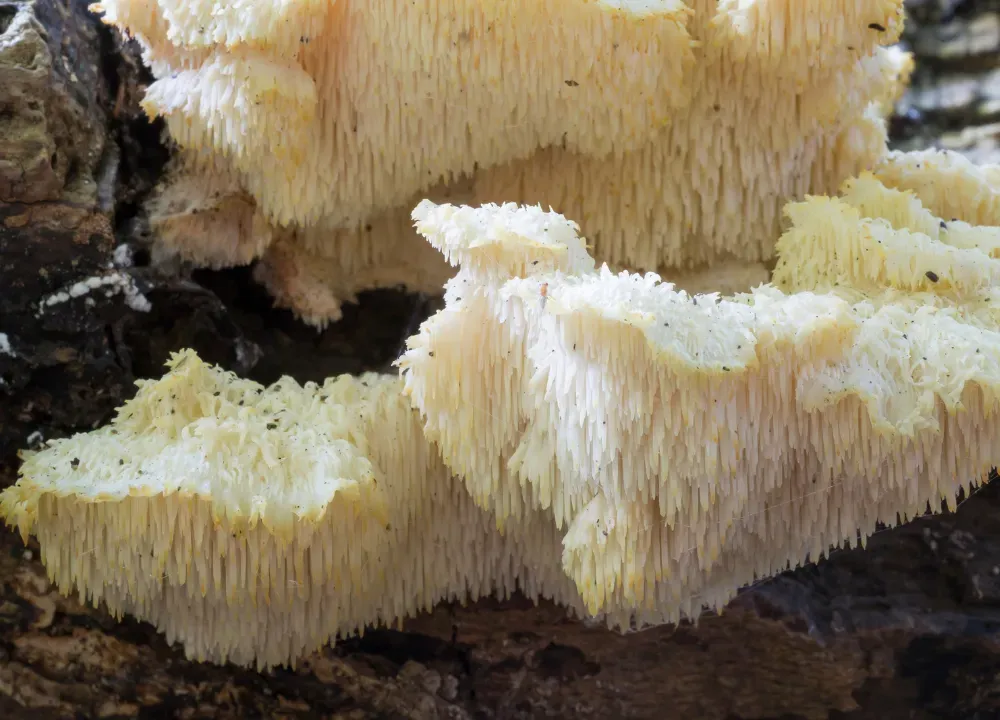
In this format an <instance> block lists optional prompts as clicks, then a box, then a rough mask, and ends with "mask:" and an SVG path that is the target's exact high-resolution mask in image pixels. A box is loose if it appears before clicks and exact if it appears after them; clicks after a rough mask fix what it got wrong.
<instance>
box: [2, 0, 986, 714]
mask: <svg viewBox="0 0 1000 720" xmlns="http://www.w3.org/2000/svg"><path fill="white" fill-rule="evenodd" d="M911 11H912V14H913V18H914V20H916V22H911V23H910V27H909V30H908V34H907V43H908V44H909V45H910V46H911V47H912V49H913V50H914V51H915V52H916V53H917V55H918V72H917V74H916V77H915V78H914V86H913V88H912V89H911V91H910V92H909V93H908V94H907V96H906V98H905V100H904V101H903V103H902V104H901V108H900V112H899V114H898V116H897V117H896V118H894V120H893V133H894V138H895V142H896V143H897V144H898V145H899V146H900V147H906V148H913V147H926V146H928V145H930V144H938V145H940V146H944V147H950V148H954V149H960V150H962V151H963V152H968V153H969V154H970V155H971V156H973V157H975V158H976V159H977V160H979V161H993V162H996V161H997V160H998V159H1000V151H998V138H1000V54H998V53H997V52H996V51H997V49H998V48H1000V2H991V1H989V0H986V1H984V0H980V1H979V2H972V1H971V0H966V1H965V2H949V1H948V0H924V1H922V2H920V1H915V2H912V3H911ZM147 80H148V78H147V77H146V76H145V74H144V72H143V70H142V68H141V67H140V64H139V62H138V60H137V56H136V54H135V52H134V49H133V48H131V47H129V46H123V45H122V43H121V41H120V39H119V38H118V37H117V36H115V35H114V34H113V33H112V32H110V31H108V30H107V29H105V28H103V27H101V26H100V25H99V23H98V22H97V21H96V19H95V18H94V17H93V16H92V15H90V14H88V13H87V11H86V2H85V1H84V0H34V1H28V2H4V0H0V288H2V289H3V292H2V293H0V477H2V478H3V480H2V482H11V481H12V480H13V477H14V472H15V471H16V456H15V451H16V450H17V449H18V448H21V447H28V446H32V445H34V444H36V443H38V442H40V441H41V440H42V439H46V438H49V437H56V436H59V435H65V434H67V433H69V432H73V431H78V430H82V429H87V428H90V427H93V426H96V425H98V424H100V423H102V422H104V421H105V420H106V419H107V418H108V416H109V414H110V413H111V411H112V410H113V409H114V408H115V407H116V406H118V405H119V404H120V403H121V402H122V401H123V400H124V399H125V398H126V397H128V396H129V395H130V394H131V393H132V392H133V381H134V380H135V379H136V378H138V377H153V376H158V375H159V374H160V373H161V368H162V363H163V361H164V360H165V359H166V357H167V354H168V353H169V352H170V351H172V350H176V349H179V348H181V347H194V348H196V349H197V350H198V351H199V352H200V353H201V354H202V356H203V357H205V358H206V359H208V360H210V361H212V362H217V363H220V364H222V365H224V366H226V367H229V368H231V369H233V370H236V371H237V372H240V373H241V374H245V375H249V376H251V377H254V378H255V379H257V380H260V381H262V382H270V381H273V380H275V379H277V377H278V376H280V375H282V374H286V373H287V374H291V375H293V376H295V377H296V378H298V379H299V380H310V379H321V378H323V377H326V376H329V375H332V374H335V373H339V372H359V371H361V370H364V369H373V368H374V369H384V368H385V367H386V366H387V364H388V362H390V361H391V360H392V359H393V358H394V357H395V356H396V355H397V353H398V352H399V350H400V344H401V342H402V340H403V338H404V337H405V336H406V334H407V333H408V330H411V329H412V328H413V326H414V323H415V321H416V320H418V319H420V318H421V317H423V316H424V315H426V314H427V313H428V312H430V310H431V307H430V304H429V303H427V302H425V301H423V300H422V299H420V298H415V297H413V296H408V295H405V294H403V293H399V292H390V291H383V292H376V293H366V294H365V295H364V296H363V298H362V302H361V304H360V305H359V306H347V307H346V308H345V311H346V317H345V319H344V321H342V322H341V323H338V324H337V325H336V326H334V327H333V328H331V329H330V330H327V331H326V332H324V333H322V334H321V335H317V334H316V333H315V332H313V331H312V330H310V329H308V328H305V327H303V326H302V325H300V324H298V323H296V322H294V320H293V319H292V318H291V316H290V315H289V314H288V313H285V312H282V311H276V310H273V309H271V307H270V301H269V300H268V298H267V297H266V296H265V295H264V293H263V291H261V290H260V289H259V288H257V287H255V286H254V285H253V284H252V283H251V281H250V278H249V272H248V271H246V270H231V271H225V272H197V273H194V274H193V275H179V276H166V275H162V274H158V273H156V272H154V271H152V270H151V269H149V268H148V267H147V266H146V259H145V257H144V255H145V252H144V250H143V245H144V242H143V240H144V237H143V221H142V217H141V213H140V211H139V203H140V201H141V199H142V198H143V196H144V194H145V193H147V192H148V191H149V189H150V187H151V186H152V184H153V183H155V182H156V180H157V178H158V177H159V173H160V171H161V169H162V167H163V164H164V162H165V161H166V159H167V151H166V150H165V148H164V147H163V145H162V144H161V143H160V132H161V130H160V128H159V127H157V126H155V125H152V126H151V125H150V124H149V123H148V122H147V121H146V120H145V118H144V117H143V115H142V113H141V111H140V110H139V109H138V104H137V100H138V98H139V97H140V96H141V92H142V88H143V85H144V83H145V82H147ZM37 556H38V552H37V547H36V546H35V545H29V546H28V547H27V548H25V546H24V545H23V544H22V543H21V541H20V539H19V538H16V537H15V536H14V535H13V534H11V533H9V532H7V531H2V532H0V718H22V717H23V718H32V720H42V719H43V718H50V717H51V718H90V717H95V718H96V717H104V718H111V717H178V718H256V717H269V718H270V717H274V718H312V717H345V718H438V717H441V718H466V717H484V718H537V717H557V718H558V717H573V718H576V717H595V718H605V717H608V718H612V717H618V716H621V717H637V718H650V717H656V718H678V719H683V720H697V719H700V718H705V719H707V720H737V719H740V718H744V719H749V718H759V719H762V718H773V719H775V720H777V719H778V718H782V719H784V720H789V719H792V718H809V719H812V718H816V719H817V720H818V719H820V718H842V719H847V718H852V719H861V718H871V719H872V720H876V719H877V720H890V719H892V718H914V719H918V720H919V719H923V718H956V719H959V718H961V719H963V720H967V719H971V718H984V719H985V718H997V717H1000V484H997V485H995V486H987V487H985V488H983V489H982V490H980V491H979V492H977V493H975V494H974V496H973V497H972V498H970V499H968V500H966V501H964V502H963V503H962V504H961V506H960V507H959V510H958V512H957V513H955V514H950V515H941V516H935V517H928V518H922V519H919V520H917V521H915V522H913V523H911V524H909V525H907V526H905V527H903V528H899V529H896V530H891V531H884V532H881V533H878V534H877V535H876V536H875V537H874V538H873V539H872V540H871V541H870V542H869V547H868V550H867V551H844V552H837V553H834V555H833V556H832V557H831V558H830V559H829V560H826V561H824V562H821V563H820V564H818V565H814V566H809V567H806V568H803V569H801V570H797V571H795V572H790V573H785V574H784V575H782V576H780V577H778V578H775V579H772V580H769V581H766V582H762V583H760V584H758V585H756V586H754V587H752V588H749V589H747V590H745V591H744V592H743V593H742V594H741V595H740V596H739V597H738V598H737V599H736V600H735V601H734V602H733V603H732V604H731V606H730V607H729V609H728V610H727V612H725V613H724V614H722V615H721V616H707V617H705V618H703V619H702V620H701V621H700V623H699V624H698V625H697V626H696V627H695V626H691V625H688V624H684V625H681V626H679V627H661V628H657V629H653V630H648V631H643V632H640V633H633V634H630V635H625V636H622V635H618V634H616V633H611V632H608V631H606V630H604V629H601V628H595V627H588V625H587V624H585V623H581V622H575V621H570V620H568V619H567V618H566V616H565V613H564V612H563V611H561V610H560V609H559V608H556V607H551V606H541V607H534V606H532V605H531V604H530V603H526V602H525V601H523V600H521V599H516V598H515V599H513V600H510V601H507V602H503V603H500V602H482V603H478V604H476V605H474V606H471V607H467V608H460V607H452V606H442V607H439V608H438V609H437V610H436V611H435V612H434V613H432V614H430V615H426V616H423V617H420V618H418V619H416V620H413V621H411V622H409V623H407V624H406V626H405V627H404V629H403V630H402V631H389V630H382V631H377V632H371V633H367V634H366V635H365V636H364V638H362V639H352V640H349V641H346V642H344V643H342V644H340V645H338V646H337V647H336V648H329V649H326V650H324V651H322V652H320V653H317V654H315V655H313V656H310V657H309V658H307V659H306V660H304V661H303V662H302V663H301V664H300V665H299V667H298V668H297V669H296V670H279V671H274V672H268V673H263V674H259V673H255V672H250V671H245V670H241V669H237V668H233V667H217V666H212V665H199V664H195V663H190V662H188V661H186V660H185V659H184V657H183V654H182V652H181V651H179V650H178V649H177V648H170V647H168V646H167V645H166V643H165V642H164V640H163V638H162V637H160V636H159V635H157V634H156V633H155V632H154V631H153V630H152V628H150V627H149V626H147V625H144V624H140V623H136V622H134V621H131V620H126V621H124V622H121V623H119V622H115V621H113V620H112V619H111V618H109V617H108V616H107V614H106V613H104V612H102V611H101V610H95V609H92V608H88V607H84V606H81V605H80V604H78V603H77V602H75V601H74V600H72V599H69V598H64V597H61V596H59V595H58V594H57V593H55V592H54V591H53V589H52V588H51V586H50V585H49V583H48V582H47V580H46V577H45V571H44V569H43V568H42V567H41V566H40V565H39V563H38V562H37V559H36V558H37Z"/></svg>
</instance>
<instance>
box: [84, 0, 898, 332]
mask: <svg viewBox="0 0 1000 720" xmlns="http://www.w3.org/2000/svg"><path fill="white" fill-rule="evenodd" d="M181 6H184V7H181ZM99 9H101V10H103V12H104V18H105V20H106V21H107V22H109V23H113V24H116V25H117V26H118V27H121V28H123V29H124V30H126V31H129V30H131V31H132V32H134V33H136V34H137V36H138V37H139V39H140V41H141V42H142V43H143V45H144V47H145V48H146V57H147V60H148V61H149V62H150V63H151V65H152V67H153V70H154V73H155V74H156V76H157V78H158V79H157V81H156V82H155V83H154V84H153V85H152V86H151V87H150V89H149V93H148V96H147V98H146V108H147V110H148V111H149V112H150V113H151V114H154V115H160V116H163V117H164V118H165V119H166V122H167V124H168V126H169V128H170V130H171V133H172V135H173V137H174V138H175V139H176V140H177V141H178V142H179V143H180V144H181V145H182V146H184V147H186V148H189V149H191V150H193V151H195V154H196V155H197V160H196V161H192V167H191V168H190V172H192V173H195V174H197V173H209V174H212V175H216V174H229V175H231V176H232V177H233V182H234V183H236V185H237V186H238V187H239V188H242V189H244V190H245V191H247V192H248V193H249V194H250V196H252V197H253V198H254V199H255V201H256V203H257V205H258V207H259V211H260V212H261V213H262V216H263V217H265V218H267V219H268V220H269V221H270V222H272V223H273V224H275V225H278V226H282V227H283V228H284V230H286V231H287V237H286V239H285V241H284V242H283V246H282V249H281V250H279V251H276V252H274V253H271V254H267V253H264V250H263V249H259V250H260V253H261V254H262V255H263V257H262V258H261V266H262V269H261V271H260V273H259V278H260V279H261V280H262V281H263V282H264V283H265V285H267V287H268V288H269V289H270V290H271V292H272V293H274V294H275V296H276V299H277V300H278V302H279V303H280V304H283V305H286V306H289V307H291V308H292V309H294V310H295V311H296V312H297V313H298V314H299V315H300V316H301V317H303V318H304V319H306V320H307V321H309V322H311V323H314V324H316V325H320V326H322V325H323V324H324V323H325V322H327V321H329V320H331V319H336V317H338V316H339V312H340V310H339V304H340V302H341V301H343V300H345V299H351V298H352V297H353V296H354V294H355V293H357V292H359V291H361V290H365V289H370V288H372V287H376V286H378V285H379V284H383V283H384V284H390V285H395V284H406V285H410V284H411V283H415V284H416V285H417V287H416V288H415V289H418V290H422V289H424V288H423V285H422V283H426V284H432V283H433V282H434V281H436V280H437V279H438V278H440V277H441V275H442V274H443V273H444V272H445V268H444V266H443V265H442V264H441V263H440V262H435V260H434V258H433V257H428V256H426V255H424V254H422V253H421V252H420V250H419V247H420V245H421V243H420V241H419V238H417V237H416V236H415V235H414V233H413V232H412V229H411V228H410V227H409V223H408V216H409V211H410V209H411V208H412V207H413V205H414V204H415V203H416V202H417V201H418V200H420V199H421V198H423V197H430V198H431V199H433V200H435V201H438V202H462V203H469V204H482V203H488V202H500V201H503V202H508V201H515V202H521V203H541V204H543V205H544V206H546V207H549V206H551V207H554V208H555V209H557V210H558V211H559V212H561V213H563V214H565V215H567V216H569V217H574V218H576V219H577V220H578V221H579V222H580V224H581V226H582V228H583V232H584V233H585V234H586V236H587V237H588V238H590V240H591V242H592V243H593V250H594V254H595V256H596V257H597V258H598V260H600V261H602V262H608V263H610V264H611V265H612V266H613V267H616V268H621V267H629V268H633V269H643V270H661V271H664V272H666V271H675V270H676V271H687V270H691V269H693V268H697V267H703V266H706V265H710V264H714V263H716V262H718V261H721V260H726V261H737V262H742V263H748V264H755V263H760V262H763V261H767V260H769V259H770V258H771V256H772V254H773V242H774V239H775V238H776V237H777V236H778V234H779V232H780V217H781V215H780V212H781V207H782V205H783V204H784V203H785V202H786V201H787V200H790V199H797V198H800V197H802V196H803V195H804V194H806V193H829V192H834V191H835V190H836V188H837V187H838V186H839V185H840V183H841V182H842V181H843V180H844V179H845V178H847V177H849V176H851V175H853V174H855V173H857V172H860V171H861V170H865V169H870V168H871V167H873V166H874V165H875V164H876V163H878V162H879V161H880V160H882V158H883V157H884V155H885V128H884V121H883V117H884V115H885V113H886V111H887V108H888V107H889V106H891V104H892V101H893V99H894V98H895V97H896V96H897V95H898V94H899V92H900V91H901V88H902V87H903V86H904V85H905V83H906V81H907V79H908V76H909V73H910V70H911V60H910V58H909V56H908V55H906V54H905V53H902V52H900V51H899V50H898V49H895V48H887V47H885V46H888V45H891V44H892V43H893V42H895V41H896V40H897V39H898V37H899V34H900V31H901V28H902V13H903V0H878V1H877V2H870V1H869V0H850V1H849V2H842V3H832V2H808V3H805V2H790V1H786V0H783V1H782V2H756V3H745V2H737V1H736V0H732V1H730V0H727V1H726V2H719V1H718V0H692V2H689V3H684V2H680V0H636V1H634V2H632V1H630V2H617V1H615V2H612V1H611V0H599V1H585V0H545V1H544V2H537V1H532V2H527V1H524V2H517V3H513V4H496V3H481V2H471V3H466V4H464V5H463V4H462V3H451V4H449V3H445V2H442V1H440V0H436V1H435V2H433V3H416V4H414V3H411V2H406V1H404V0H381V1H380V2H376V3H370V2H365V3H362V2H357V1H356V0H346V1H341V2H337V3H318V2H306V3H291V4H289V3H277V2H261V3H254V4H253V6H252V8H249V7H248V8H244V9H243V12H234V11H233V8H232V7H230V6H229V5H225V4H223V3H219V2H218V1H217V0H215V1H209V0H203V1H202V2H198V3H194V4H190V3H181V2H179V0H156V1H155V2H153V0H150V1H149V2H145V1H143V2H139V0H108V1H107V2H104V3H103V4H101V5H100V6H99ZM297 34H298V35H297ZM387 97H388V98H389V100H388V101H387V99H386V98H387ZM456 188H457V190H458V194H459V195H463V197H456V196H455V191H456ZM154 214H155V213H154ZM176 237H177V236H176V235H175V234H171V233H165V237H164V239H163V242H165V243H166V244H167V245H171V244H172V243H173V242H174V240H175V239H176ZM219 242H224V243H228V244H231V241H229V240H227V239H225V235H223V240H218V239H216V238H215V237H214V236H213V235H211V234H209V233H208V232H205V233H201V234H199V235H198V236H197V239H196V240H194V241H192V240H188V241H187V242H186V243H185V247H183V248H182V251H183V253H182V254H184V255H185V256H186V257H188V259H191V260H194V261H195V262H202V263H212V262H214V259H215V258H217V257H219V256H220V255H225V254H226V252H227V251H226V250H225V249H223V250H216V249H214V248H212V247H210V246H212V245H214V244H216V243H219ZM199 244H200V245H203V246H205V247H204V250H203V251H199V249H198V247H197V245H199ZM372 245H374V246H385V248H386V249H385V250H384V251H380V250H372V249H369V246H372ZM241 246H246V247H257V246H256V244H255V243H253V242H250V241H247V242H244V243H241ZM319 258H325V259H326V262H321V261H320V262H317V260H318V259H319ZM386 258H391V259H389V260H387V259H386ZM380 263H382V264H380ZM340 265H345V266H348V267H356V268H360V271H358V272H352V271H351V270H342V269H340V268H339V267H338V266H340ZM372 265H374V266H375V267H370V266H372ZM292 267H295V268H298V269H297V270H296V271H295V272H292V271H291V270H290V268H292ZM300 282H301V283H302V284H303V287H302V288H297V287H296V284H297V283H300ZM744 289H747V288H744Z"/></svg>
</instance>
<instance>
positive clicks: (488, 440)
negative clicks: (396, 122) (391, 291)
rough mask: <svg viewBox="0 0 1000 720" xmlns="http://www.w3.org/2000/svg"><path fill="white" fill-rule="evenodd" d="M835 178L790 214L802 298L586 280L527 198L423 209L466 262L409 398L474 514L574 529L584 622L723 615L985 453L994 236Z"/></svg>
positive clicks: (560, 235)
mask: <svg viewBox="0 0 1000 720" xmlns="http://www.w3.org/2000/svg"><path fill="white" fill-rule="evenodd" d="M845 191H846V192H845V198H846V199H837V198H810V199H808V200H806V201H805V202H803V203H801V204H792V205H790V206H789V208H788V214H789V217H790V219H791V220H792V223H793V227H792V228H791V229H790V230H789V231H788V232H787V233H786V234H785V235H784V236H783V237H782V239H781V240H780V241H779V243H778V246H779V250H780V256H781V261H780V263H779V266H778V268H777V270H776V273H775V276H776V281H777V282H778V283H779V284H780V285H781V286H784V287H786V288H788V289H791V290H795V291H796V292H795V293H794V294H785V293H784V292H782V290H780V289H779V288H777V287H774V286H770V285H768V286H762V287H759V288H757V289H755V290H753V291H752V292H750V293H747V294H742V295H738V296H736V297H734V298H733V299H731V300H722V299H720V298H719V297H718V296H716V295H701V296H691V295H688V294H687V293H684V292H678V291H676V290H675V289H674V288H673V286H671V285H670V284H666V283H662V282H661V281H660V279H659V278H658V277H657V276H656V275H652V274H649V275H631V274H628V273H621V274H615V273H613V272H611V271H610V270H609V269H608V268H607V267H606V266H603V267H601V268H600V269H598V270H593V261H592V260H591V258H590V257H589V256H588V255H587V253H586V251H585V249H584V246H583V241H582V240H581V239H579V238H578V237H576V234H575V226H574V224H573V223H570V222H568V221H566V220H565V219H564V218H562V217H561V216H559V215H557V214H555V213H545V212H542V211H541V209H539V208H523V209H521V208H515V207H513V206H502V207H496V206H488V207H483V208H479V209H476V210H472V209H469V208H455V207H451V206H436V205H434V204H432V203H430V202H425V203H423V204H421V205H420V206H419V207H418V208H417V209H416V211H415V212H414V218H415V220H416V222H417V227H418V229H419V230H420V231H421V232H422V233H424V234H425V235H426V236H427V238H428V240H429V241H430V242H431V243H432V244H433V245H434V246H435V247H438V248H439V249H440V250H441V251H442V252H443V253H444V255H445V256H446V257H447V258H448V259H449V260H451V261H452V262H455V263H456V264H458V265H459V267H460V270H459V272H458V274H457V276H456V277H455V278H454V279H453V280H451V281H450V282H449V284H448V289H447V293H446V296H445V298H446V303H447V305H446V307H445V309H444V310H442V311H441V312H440V313H438V314H437V315H435V316H434V317H433V318H431V319H430V320H428V321H427V322H426V323H425V324H424V326H423V327H422V328H421V331H420V333H419V334H418V335H417V336H415V337H413V338H411V340H410V342H409V350H408V352H407V353H406V354H405V356H404V358H403V359H402V361H401V365H402V367H403V371H404V376H405V378H406V392H407V394H408V395H409V396H410V397H411V399H412V400H413V402H414V405H415V406H416V407H417V408H418V409H419V410H420V411H421V413H422V414H423V415H424V419H425V432H426V435H427V438H428V439H429V440H431V441H432V442H434V443H435V444H436V445H437V446H438V447H439V448H440V450H441V454H442V457H443V458H444V460H445V463H446V464H447V465H448V467H449V468H451V469H452V470H453V471H454V472H456V473H457V474H458V475H460V476H461V477H462V478H464V480H465V483H466V486H467V487H468V489H469V492H470V494H471V495H472V496H473V498H474V499H475V500H476V502H477V504H479V505H480V506H481V507H483V508H486V509H488V510H490V511H491V512H493V513H494V514H496V515H497V517H498V519H499V520H500V521H504V520H506V519H508V518H521V517H523V516H524V515H525V514H528V513H530V514H532V515H533V516H534V517H535V518H536V519H538V518H539V517H544V514H545V513H548V514H549V515H550V516H551V520H552V521H553V522H555V524H556V526H557V527H559V528H560V529H564V530H565V533H566V534H565V537H564V540H563V558H562V562H563V567H564V569H565V571H566V572H567V574H568V575H569V576H570V577H572V578H573V580H574V581H575V582H576V584H577V587H578V590H579V591H580V593H581V594H582V596H583V598H584V600H585V602H586V604H587V608H588V610H589V611H590V612H591V613H596V612H601V611H603V612H609V613H611V614H612V616H615V617H623V616H625V615H627V614H628V613H635V616H636V617H637V618H638V619H640V620H654V621H662V620H675V619H677V618H679V617H681V616H697V615H698V613H699V612H700V611H701V609H702V608H703V607H705V606H707V607H712V608H719V607H721V606H722V605H723V604H724V603H725V602H727V601H728V600H729V599H730V598H731V597H732V595H733V594H735V592H736V590H737V589H738V588H739V587H741V586H742V585H745V584H747V583H749V582H752V581H753V580H754V579H755V578H760V577H765V576H769V575H771V574H774V573H776V572H780V571H781V570H783V569H785V568H787V567H789V566H795V565H798V564H799V563H802V562H804V561H806V560H807V559H813V560H815V559H818V558H819V557H820V556H821V555H823V554H824V553H826V552H827V551H828V550H829V549H830V548H831V547H836V546H841V545H850V544H852V543H853V542H855V541H856V539H857V538H858V537H859V534H860V537H861V538H865V537H867V536H868V535H870V534H871V533H872V532H874V530H875V527H876V523H877V522H883V523H887V524H890V525H892V524H895V523H896V522H898V521H899V518H903V519H905V518H908V517H913V516H914V515H917V514H920V513H922V512H924V511H925V510H926V509H927V507H928V503H930V507H932V508H936V507H939V503H940V502H941V500H942V499H944V500H946V501H947V502H949V503H953V502H954V499H955V496H956V494H957V493H958V491H959V489H960V488H961V487H962V486H963V485H965V484H968V483H975V482H978V481H979V480H980V479H983V478H984V477H985V475H986V474H987V473H988V472H989V470H990V468H991V467H992V466H993V465H995V464H996V462H997V456H996V450H995V439H996V438H997V437H998V433H1000V426H998V424H997V417H998V415H997V411H998V410H1000V304H998V301H1000V260H998V259H995V258H993V257H991V256H990V254H988V253H987V252H984V250H983V249H981V248H987V249H989V250H990V251H991V252H995V249H996V243H997V242H998V241H1000V229H998V228H985V227H972V226H969V225H966V224H965V223H960V222H957V223H953V226H954V227H955V229H954V231H951V230H948V229H946V227H945V226H946V225H947V224H946V223H943V222H942V221H941V220H940V219H939V218H936V217H933V216H932V215H930V213H928V212H927V211H926V210H925V209H924V208H923V207H922V206H921V203H920V201H919V200H918V199H917V198H916V197H915V196H914V195H913V194H912V193H901V192H899V191H895V190H891V189H889V188H886V187H885V186H883V185H882V184H881V183H879V182H878V180H876V179H875V178H874V177H873V176H871V175H865V176H862V177H860V178H858V179H857V180H855V181H853V182H851V183H848V184H847V186H846V188H845ZM852 202H853V203H854V205H852V204H851V203H852ZM855 206H862V207H865V212H864V214H862V212H861V211H859V210H858V209H857V208H856V207H855ZM904 206H905V208H906V210H907V211H906V212H904V211H903V208H904ZM885 216H890V217H892V218H894V219H895V220H896V222H897V223H898V224H899V226H898V227H894V226H893V224H891V222H890V221H889V219H887V218H886V217H885ZM907 226H912V227H915V228H916V227H923V229H924V230H926V231H927V233H929V234H925V233H922V232H920V231H919V230H918V229H907ZM953 233H954V234H953ZM953 238H957V240H958V242H957V243H956V244H955V245H952V244H950V243H951V240H952V239H953ZM822 291H826V292H822ZM539 510H541V511H544V512H543V514H542V515H541V516H540V515H539V513H538V511H539Z"/></svg>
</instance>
